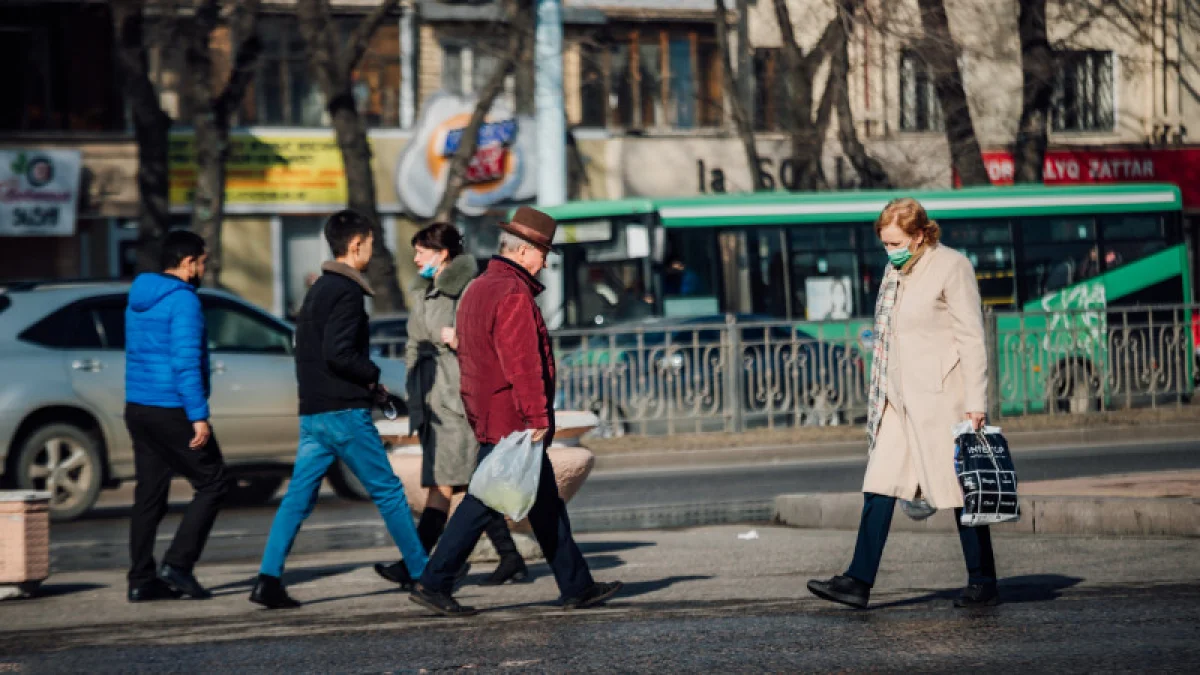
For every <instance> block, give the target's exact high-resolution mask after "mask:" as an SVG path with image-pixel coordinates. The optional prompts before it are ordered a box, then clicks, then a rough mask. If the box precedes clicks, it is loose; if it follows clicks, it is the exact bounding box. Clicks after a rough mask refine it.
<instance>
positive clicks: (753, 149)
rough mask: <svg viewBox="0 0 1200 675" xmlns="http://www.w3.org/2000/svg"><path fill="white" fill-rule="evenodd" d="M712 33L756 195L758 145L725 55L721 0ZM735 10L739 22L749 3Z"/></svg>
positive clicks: (726, 25) (760, 183) (762, 185)
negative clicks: (715, 39)
mask: <svg viewBox="0 0 1200 675" xmlns="http://www.w3.org/2000/svg"><path fill="white" fill-rule="evenodd" d="M716 2H717V13H716V22H715V23H716V31H717V50H718V51H719V52H720V53H721V75H722V82H723V89H724V91H725V97H726V98H727V99H729V109H730V111H731V112H732V114H733V124H734V126H735V127H736V128H737V132H738V136H739V137H740V138H741V139H742V147H743V148H744V149H745V151H746V164H747V166H748V168H749V170H750V185H752V186H753V189H754V190H755V191H756V192H757V191H758V190H763V189H765V188H766V184H765V183H764V181H763V180H762V174H761V172H760V167H761V166H762V162H760V161H759V157H758V145H757V144H756V142H755V139H754V124H753V122H752V121H751V120H750V115H749V114H748V113H747V112H746V108H745V106H744V104H743V101H744V99H743V97H742V96H741V92H740V90H739V88H738V85H737V81H736V78H735V75H734V72H733V60H732V58H731V57H730V53H729V23H728V17H729V10H728V9H727V8H726V6H725V0H716ZM737 3H738V4H737V11H738V16H739V20H742V19H741V18H740V17H744V16H745V12H747V11H749V3H748V1H747V0H737ZM741 76H742V77H743V78H748V77H749V74H748V73H746V72H742V73H741Z"/></svg>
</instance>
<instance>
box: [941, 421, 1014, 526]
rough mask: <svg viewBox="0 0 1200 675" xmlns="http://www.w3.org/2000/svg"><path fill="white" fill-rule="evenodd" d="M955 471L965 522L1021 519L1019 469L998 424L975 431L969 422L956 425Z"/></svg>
mask: <svg viewBox="0 0 1200 675" xmlns="http://www.w3.org/2000/svg"><path fill="white" fill-rule="evenodd" d="M954 470H955V473H957V474H958V485H959V487H961V488H962V491H963V511H962V517H961V518H960V519H959V520H960V522H961V523H962V524H963V525H965V526H967V527H977V526H979V525H994V524H996V523H1007V522H1012V521H1017V520H1020V519H1021V504H1020V502H1019V501H1018V500H1017V470H1016V468H1014V467H1013V462H1012V455H1011V454H1010V453H1009V451H1008V441H1007V440H1005V438H1004V435H1003V434H1001V433H1000V429H999V428H998V427H984V428H983V430H981V431H975V430H973V429H972V428H971V425H970V423H969V422H964V423H962V424H959V425H957V426H955V427H954Z"/></svg>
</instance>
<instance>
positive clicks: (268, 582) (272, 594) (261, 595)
mask: <svg viewBox="0 0 1200 675" xmlns="http://www.w3.org/2000/svg"><path fill="white" fill-rule="evenodd" d="M250 602H253V603H254V604H256V605H262V606H263V607H266V608H267V609H295V608H297V607H299V606H300V603H299V602H297V601H296V600H295V599H294V598H292V596H290V595H288V592H287V589H286V588H284V587H283V581H282V580H281V579H280V578H279V577H273V576H269V575H266V574H260V575H258V581H256V582H254V590H252V591H250Z"/></svg>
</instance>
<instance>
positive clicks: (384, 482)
mask: <svg viewBox="0 0 1200 675" xmlns="http://www.w3.org/2000/svg"><path fill="white" fill-rule="evenodd" d="M339 459H340V460H342V462H344V463H345V464H346V466H347V467H349V469H350V471H351V473H353V474H354V475H355V476H356V477H357V478H358V480H359V482H361V483H362V484H363V487H365V488H366V490H367V493H368V494H370V495H371V501H373V502H375V506H376V507H377V508H378V509H379V514H380V515H381V516H383V521H384V523H385V524H386V525H387V529H388V533H390V534H391V535H392V540H393V541H395V542H396V545H397V546H398V547H399V548H400V555H401V556H403V557H404V563H405V565H407V566H408V571H409V573H410V574H412V576H413V578H414V579H419V578H420V577H421V574H422V573H424V572H425V565H426V564H427V563H428V562H429V557H428V555H427V554H426V553H425V547H424V546H422V545H421V540H420V538H419V537H418V536H417V528H416V526H415V525H413V517H412V512H411V511H410V510H409V508H408V500H407V499H405V497H404V486H403V485H401V484H400V479H399V478H397V477H396V474H395V473H394V472H393V471H392V465H391V463H390V462H388V458H387V452H386V451H385V450H384V448H383V441H382V440H380V438H379V432H378V431H377V430H376V429H375V424H374V422H372V421H371V413H370V411H369V410H365V409H357V410H339V411H337V412H329V413H321V414H319V415H302V416H301V417H300V448H299V450H297V452H296V467H295V469H294V470H293V471H292V481H291V483H289V484H288V490H287V494H286V495H285V496H284V497H283V502H282V503H281V504H280V505H279V511H277V512H276V513H275V522H274V523H272V524H271V534H270V536H268V537H267V550H266V551H265V552H264V553H263V560H262V566H261V567H260V568H259V572H261V573H262V574H266V575H269V576H273V577H279V576H282V575H283V563H284V561H285V560H286V559H287V556H288V552H289V551H291V550H292V543H293V542H295V541H296V534H297V533H298V532H299V531H300V525H301V524H302V523H303V522H304V519H305V518H308V516H309V514H310V513H312V510H313V507H314V506H316V504H317V493H318V491H319V490H320V489H321V481H322V480H323V479H324V478H325V472H327V471H328V470H329V467H330V466H331V465H332V464H333V462H334V461H335V460H339Z"/></svg>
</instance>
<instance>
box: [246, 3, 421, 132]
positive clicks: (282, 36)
mask: <svg viewBox="0 0 1200 675" xmlns="http://www.w3.org/2000/svg"><path fill="white" fill-rule="evenodd" d="M360 20H361V19H360V18H359V17H344V18H341V19H338V20H337V22H338V28H339V31H340V33H341V34H342V38H343V41H348V40H349V38H350V34H351V32H352V31H353V30H354V27H355V26H356V25H357V23H358V21H360ZM258 30H259V37H260V38H261V40H262V47H263V49H262V53H261V54H260V55H259V59H258V73H257V75H256V77H255V79H254V84H253V86H252V87H251V89H250V91H248V92H247V94H246V100H245V103H244V105H243V109H242V123H243V124H257V125H263V126H302V127H323V126H329V123H330V120H329V114H328V112H327V111H326V110H325V96H324V95H323V94H322V93H321V90H320V87H319V86H318V84H317V81H316V79H315V78H313V77H312V74H311V71H310V69H309V65H308V55H307V53H306V50H305V47H306V45H305V42H304V38H303V36H302V35H301V34H300V28H299V25H298V24H297V22H296V19H295V17H290V16H272V17H264V18H262V19H260V20H259V28H258ZM399 30H400V29H399V26H390V25H385V26H380V28H379V29H378V30H377V31H375V35H374V36H372V38H371V42H370V44H369V45H368V47H367V52H366V54H364V55H363V60H362V61H361V62H360V63H359V67H358V69H357V70H355V71H354V73H353V74H352V76H351V77H352V80H353V82H352V85H351V93H352V94H353V96H354V100H355V103H356V104H357V107H358V112H359V114H360V115H362V116H363V120H364V121H365V122H366V124H367V126H369V127H394V126H399V124H400V112H399V108H400V33H399Z"/></svg>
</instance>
